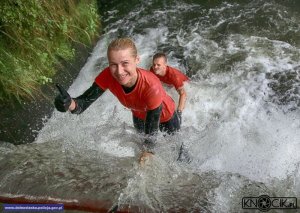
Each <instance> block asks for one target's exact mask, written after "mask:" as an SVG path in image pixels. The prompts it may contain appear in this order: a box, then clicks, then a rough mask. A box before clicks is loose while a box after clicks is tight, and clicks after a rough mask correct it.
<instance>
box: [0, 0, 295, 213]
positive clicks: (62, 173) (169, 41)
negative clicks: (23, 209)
mask: <svg viewBox="0 0 300 213" xmlns="http://www.w3.org/2000/svg"><path fill="white" fill-rule="evenodd" d="M190 2H193V3H184V1H163V2H160V3H158V2H156V1H145V2H143V1H139V2H136V3H134V4H133V5H131V8H129V7H127V6H128V5H126V4H115V5H116V6H114V7H113V8H111V10H109V11H107V14H104V20H103V21H104V24H105V30H104V31H105V32H106V33H105V34H104V35H103V36H102V37H101V39H100V40H99V42H98V44H97V46H96V47H95V49H94V52H93V54H92V55H91V57H90V58H89V60H88V62H87V64H86V65H85V66H84V67H83V68H82V70H81V72H80V74H79V76H78V78H77V79H76V80H75V81H74V83H73V85H72V86H71V87H70V88H69V92H70V94H71V95H72V96H73V97H75V96H77V95H79V94H81V93H82V92H83V91H84V90H85V89H87V88H88V87H89V86H90V85H91V83H92V82H93V80H94V78H95V76H97V75H98V73H99V71H100V70H101V69H103V68H104V67H105V66H106V65H107V59H106V48H107V45H108V43H109V42H110V40H111V39H112V38H115V37H118V36H130V37H132V38H133V39H134V40H135V42H136V45H137V47H138V50H139V54H140V56H141V63H140V67H143V68H149V66H150V63H151V57H152V55H153V53H155V52H156V51H164V52H166V53H167V55H168V58H169V64H170V65H171V66H174V67H177V68H179V69H180V70H182V72H184V73H186V74H187V75H189V77H190V78H191V82H189V83H188V84H186V90H187V93H188V101H187V105H186V109H185V110H184V113H183V126H182V130H181V132H180V133H178V134H176V135H174V136H169V137H164V136H162V135H161V134H160V135H159V136H158V144H157V146H156V155H155V156H154V157H153V159H151V160H150V161H149V162H147V163H146V165H145V166H143V167H142V166H140V165H139V164H138V157H139V154H140V151H139V145H140V143H141V141H142V140H141V138H140V137H139V136H138V135H137V134H136V132H135V130H134V128H133V125H132V120H131V119H132V118H131V113H130V111H129V110H128V109H125V108H124V107H123V106H122V105H120V104H119V103H118V101H117V100H116V98H115V97H113V95H111V94H110V93H109V92H106V93H105V94H104V95H103V96H102V97H101V98H99V100H97V101H96V102H95V103H94V104H93V105H92V106H91V107H90V108H89V109H88V110H87V111H85V112H84V113H83V114H81V115H78V116H76V115H71V114H69V113H65V114H63V113H59V112H57V111H55V112H53V115H52V117H51V119H50V120H48V121H47V123H46V124H45V127H44V128H43V129H42V130H41V132H40V133H39V136H38V138H37V139H36V142H35V143H33V144H27V145H22V146H17V147H14V146H11V145H7V144H2V145H1V147H0V152H1V156H0V159H1V163H0V168H1V171H2V172H1V174H0V180H1V182H0V191H1V193H7V194H9V195H10V194H11V195H14V194H23V195H28V196H51V197H58V198H61V199H76V200H109V201H111V203H112V205H113V204H114V205H116V204H118V205H119V207H120V208H122V205H125V204H126V205H131V206H138V209H139V211H140V212H146V211H162V212H164V211H181V210H187V211H189V212H191V211H203V212H211V211H212V212H240V211H242V207H241V199H242V198H243V197H250V196H255V197H257V196H259V195H261V194H267V195H270V196H271V195H272V196H288V197H293V196H295V197H298V198H300V197H299V194H300V170H299V165H300V131H299V129H300V113H299V112H300V110H299V107H300V77H299V76H300V68H299V67H300V61H299V58H300V49H299V45H300V44H299V38H300V36H299V35H300V34H299V29H300V26H299V22H297V20H299V17H300V14H299V13H298V12H297V11H295V10H294V9H293V7H292V6H290V5H289V4H287V6H285V5H282V4H280V3H277V1H271V2H269V3H265V2H264V1H244V2H243V3H240V2H239V1H232V2H230V1H228V2H225V3H224V2H222V1H214V3H211V2H210V1H208V2H204V3H202V4H199V3H198V2H197V1H196V0H195V1H190ZM289 3H290V4H292V3H293V1H289ZM295 4H296V3H295ZM292 5H293V4H292ZM166 90H167V92H168V93H169V94H171V95H172V96H173V97H174V100H177V99H178V98H177V94H176V91H175V90H174V89H170V88H166ZM182 143H184V146H185V148H186V149H187V150H188V153H189V155H190V157H191V159H192V162H191V163H190V164H187V163H184V162H177V161H176V159H177V157H178V150H179V147H180V145H181V144H182Z"/></svg>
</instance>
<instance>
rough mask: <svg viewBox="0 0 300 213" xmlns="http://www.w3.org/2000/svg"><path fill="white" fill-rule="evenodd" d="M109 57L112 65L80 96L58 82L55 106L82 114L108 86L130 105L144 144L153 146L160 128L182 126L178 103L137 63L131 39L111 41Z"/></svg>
mask: <svg viewBox="0 0 300 213" xmlns="http://www.w3.org/2000/svg"><path fill="white" fill-rule="evenodd" d="M107 57H108V62H109V66H108V67H107V68H105V69H104V70H103V71H102V72H101V73H100V74H99V75H98V76H97V77H96V79H95V81H94V83H93V85H92V86H91V87H90V88H89V89H88V90H86V91H85V92H84V93H83V94H82V95H80V96H79V97H77V98H71V97H70V95H69V94H68V92H67V91H65V90H64V89H63V88H62V87H61V86H59V85H57V87H58V89H59V91H60V94H59V95H58V96H57V97H56V98H55V101H54V104H55V107H56V109H57V110H58V111H61V112H66V111H71V113H74V114H80V113H82V112H83V111H84V110H85V109H86V108H88V107H89V106H90V105H91V104H92V103H93V102H94V101H95V100H96V99H97V98H98V97H100V96H101V95H102V94H103V93H104V92H105V91H106V90H107V89H108V90H110V91H111V92H112V93H113V94H114V95H115V96H116V97H117V98H118V100H119V101H120V102H121V104H123V105H124V106H125V107H127V108H129V109H131V112H132V115H133V122H134V126H135V128H136V129H137V130H138V131H139V132H140V133H145V136H146V138H145V142H144V144H145V145H146V148H147V149H148V150H149V147H150V150H151V148H152V147H153V142H154V141H155V134H156V133H157V131H158V129H160V130H161V131H166V132H168V133H172V132H175V131H177V130H179V129H180V121H179V118H178V116H177V113H176V112H175V103H174V101H173V99H172V98H171V97H170V96H169V95H167V93H166V92H165V90H164V89H163V87H162V85H161V83H160V81H159V79H158V78H157V77H156V76H155V75H153V74H152V73H150V72H148V71H146V70H143V69H141V68H138V67H137V64H138V63H139V56H138V55H137V49H136V46H135V44H134V42H133V41H132V40H131V39H129V38H120V39H116V40H114V41H112V42H111V43H110V44H109V46H108V49H107ZM144 153H147V152H144ZM143 156H144V154H143ZM143 156H142V157H143Z"/></svg>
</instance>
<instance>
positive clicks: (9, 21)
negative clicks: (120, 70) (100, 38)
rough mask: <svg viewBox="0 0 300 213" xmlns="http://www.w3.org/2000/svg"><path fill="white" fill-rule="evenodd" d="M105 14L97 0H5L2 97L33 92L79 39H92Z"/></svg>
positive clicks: (0, 17)
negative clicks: (100, 16)
mask: <svg viewBox="0 0 300 213" xmlns="http://www.w3.org/2000/svg"><path fill="white" fill-rule="evenodd" d="M99 20H100V18H99V16H98V14H97V5H96V2H95V0H84V1H83V0H60V1H57V0H26V1H23V0H5V1H1V3H0V101H1V102H7V101H12V100H15V99H17V100H19V101H20V100H22V99H25V98H29V97H32V98H33V97H34V95H35V93H36V92H37V91H38V90H39V86H40V85H42V84H45V83H48V82H51V78H52V76H53V75H54V74H55V72H56V68H57V65H58V63H59V60H58V59H59V58H63V59H65V60H72V59H73V58H74V54H75V50H74V49H73V45H74V43H80V44H84V45H89V44H91V41H92V39H93V37H94V36H96V35H97V34H98V31H99V25H100V24H99Z"/></svg>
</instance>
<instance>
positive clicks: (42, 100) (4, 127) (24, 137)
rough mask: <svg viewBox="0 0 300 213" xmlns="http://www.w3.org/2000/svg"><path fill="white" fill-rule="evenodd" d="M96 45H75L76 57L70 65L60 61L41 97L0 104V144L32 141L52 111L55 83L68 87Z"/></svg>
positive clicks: (43, 87)
mask: <svg viewBox="0 0 300 213" xmlns="http://www.w3.org/2000/svg"><path fill="white" fill-rule="evenodd" d="M95 43H96V41H94V43H93V44H92V45H91V46H89V47H87V46H83V45H77V46H75V47H74V48H75V54H76V55H75V59H74V61H73V62H67V61H65V60H63V59H61V60H62V61H61V64H62V66H61V68H60V70H59V71H58V72H57V74H56V75H55V76H54V77H53V83H51V84H47V85H44V86H42V87H41V92H42V94H43V95H40V96H39V97H37V98H35V99H34V100H28V101H22V102H21V103H16V104H15V105H1V111H0V120H1V122H0V141H4V142H8V143H12V144H15V145H18V144H24V143H31V142H33V141H34V139H35V138H36V136H37V135H38V132H39V130H40V129H41V128H42V127H43V125H44V123H45V121H46V120H47V119H48V118H49V117H50V116H51V114H52V112H53V110H54V105H53V100H54V98H55V96H56V95H57V89H56V87H55V83H57V82H59V83H60V84H61V85H63V86H64V87H65V88H68V87H69V86H70V85H71V84H72V82H73V80H74V79H76V76H77V75H78V73H79V71H80V70H81V68H82V67H83V65H84V64H85V63H86V60H87V59H88V57H89V56H90V53H91V52H92V49H93V46H94V45H95Z"/></svg>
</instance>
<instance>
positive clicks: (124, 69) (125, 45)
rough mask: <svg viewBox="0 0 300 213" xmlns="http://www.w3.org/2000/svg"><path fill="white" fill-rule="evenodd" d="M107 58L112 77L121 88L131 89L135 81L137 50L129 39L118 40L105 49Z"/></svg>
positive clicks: (137, 60) (137, 59) (137, 61)
mask: <svg viewBox="0 0 300 213" xmlns="http://www.w3.org/2000/svg"><path fill="white" fill-rule="evenodd" d="M107 58H108V62H109V68H110V71H111V74H112V76H113V77H114V78H115V79H116V80H117V81H118V82H119V83H120V84H121V85H123V86H125V87H131V86H133V85H134V84H135V82H136V80H137V71H136V67H137V64H138V63H139V57H138V55H137V49H136V46H135V44H134V42H133V41H132V40H131V39H129V38H118V39H116V40H114V41H112V42H111V43H110V44H109V46H108V48H107Z"/></svg>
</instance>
